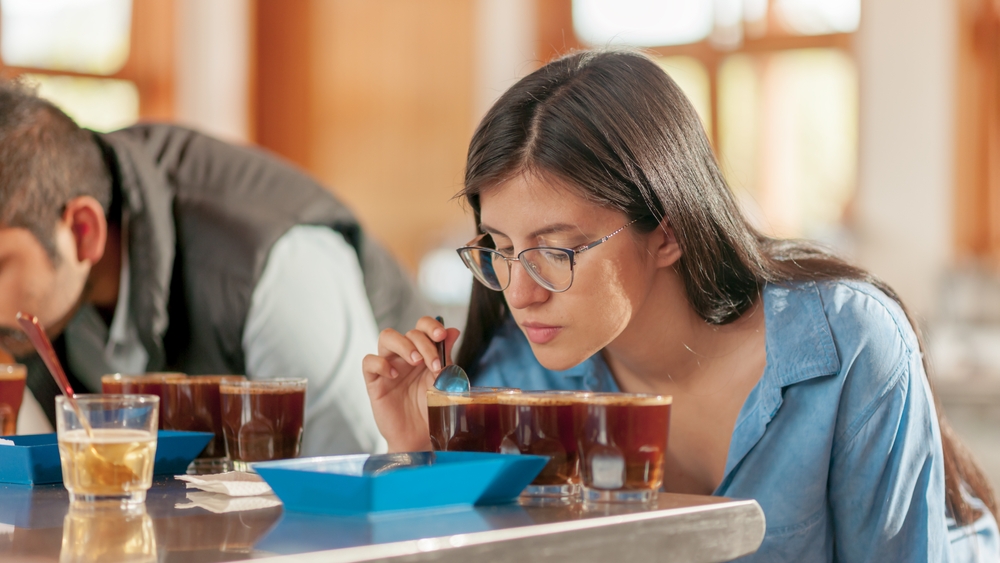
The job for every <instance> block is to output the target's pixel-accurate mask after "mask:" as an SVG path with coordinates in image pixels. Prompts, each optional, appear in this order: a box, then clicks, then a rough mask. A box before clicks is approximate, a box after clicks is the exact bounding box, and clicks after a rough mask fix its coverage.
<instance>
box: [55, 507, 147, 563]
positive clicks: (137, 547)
mask: <svg viewBox="0 0 1000 563" xmlns="http://www.w3.org/2000/svg"><path fill="white" fill-rule="evenodd" d="M156 558H157V553H156V534H155V530H154V528H153V520H152V518H150V517H149V515H148V514H146V505H145V504H136V505H129V506H126V507H121V506H117V505H112V506H103V505H102V504H101V503H96V504H89V503H88V504H83V503H77V502H74V503H70V505H69V512H67V513H66V518H65V519H64V520H63V536H62V549H61V550H60V552H59V563H104V562H107V561H121V562H124V563H147V562H148V563H155V561H156V560H157V559H156Z"/></svg>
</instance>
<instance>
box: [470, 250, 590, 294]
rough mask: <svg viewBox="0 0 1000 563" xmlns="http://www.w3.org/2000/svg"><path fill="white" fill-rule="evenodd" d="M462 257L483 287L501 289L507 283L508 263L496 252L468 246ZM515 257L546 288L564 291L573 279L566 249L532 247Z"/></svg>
mask: <svg viewBox="0 0 1000 563" xmlns="http://www.w3.org/2000/svg"><path fill="white" fill-rule="evenodd" d="M462 257H463V258H464V259H465V262H466V264H468V266H469V269H470V270H471V271H472V273H473V275H475V276H476V278H477V279H479V281H480V282H482V283H483V284H484V285H485V286H486V287H489V288H490V289H493V290H495V291H502V290H504V289H506V288H507V286H508V285H509V284H510V273H511V269H510V266H508V264H506V263H505V262H506V260H505V259H504V257H503V255H502V254H500V253H499V252H497V251H495V250H485V249H478V248H470V249H465V250H464V251H463V253H462ZM518 258H519V259H520V262H521V265H522V266H524V269H525V270H526V271H527V272H528V275H529V276H531V278H532V279H533V280H535V281H536V282H537V283H538V284H539V285H541V286H542V287H544V288H545V289H548V290H549V291H565V290H566V289H569V286H570V284H572V282H573V261H572V258H570V255H569V254H568V253H567V252H566V251H565V250H561V249H558V248H533V249H531V250H526V251H525V252H522V253H521V254H520V255H519V256H518Z"/></svg>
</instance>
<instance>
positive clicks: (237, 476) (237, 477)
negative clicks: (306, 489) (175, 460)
mask: <svg viewBox="0 0 1000 563" xmlns="http://www.w3.org/2000/svg"><path fill="white" fill-rule="evenodd" d="M174 478H175V479H178V480H180V481H186V482H187V488H189V489H201V490H203V491H208V492H210V493H220V494H223V495H228V496H231V497H252V496H256V495H266V494H271V487H270V486H269V485H268V484H267V483H265V482H264V479H262V478H261V476H260V475H257V474H256V473H245V472H243V471H230V472H228V473H219V474H218V475H176V476H175V477H174Z"/></svg>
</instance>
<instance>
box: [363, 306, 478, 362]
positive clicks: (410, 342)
mask: <svg viewBox="0 0 1000 563" xmlns="http://www.w3.org/2000/svg"><path fill="white" fill-rule="evenodd" d="M459 334H460V332H459V330H458V329H456V328H449V329H445V327H444V326H442V325H441V323H439V322H437V321H436V320H434V319H432V318H431V317H422V318H421V319H420V320H419V321H417V326H416V328H414V329H413V330H410V331H408V332H407V333H406V334H405V335H404V334H400V333H399V332H398V331H396V330H393V329H391V328H387V329H385V330H383V331H382V332H381V334H379V339H378V352H379V356H382V357H384V358H387V359H389V360H390V361H391V360H393V359H394V358H395V357H399V358H401V359H402V360H403V361H405V362H406V363H407V364H409V365H411V366H418V365H420V364H421V363H423V364H424V365H425V366H427V369H429V370H431V371H432V372H434V373H437V372H439V371H441V369H442V368H443V367H444V366H443V365H441V359H440V357H439V355H438V343H439V342H441V341H444V343H445V358H450V357H451V348H452V347H453V346H454V345H455V340H457V339H458V336H459ZM390 363H391V362H390ZM449 363H451V361H450V360H449Z"/></svg>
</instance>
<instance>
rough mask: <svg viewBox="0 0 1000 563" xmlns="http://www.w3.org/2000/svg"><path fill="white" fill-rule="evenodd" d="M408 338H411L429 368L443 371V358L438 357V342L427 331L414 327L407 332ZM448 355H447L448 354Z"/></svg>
mask: <svg viewBox="0 0 1000 563" xmlns="http://www.w3.org/2000/svg"><path fill="white" fill-rule="evenodd" d="M406 338H408V339H409V340H410V342H411V343H412V344H413V346H414V347H415V348H416V350H417V351H418V352H419V353H420V356H421V359H422V360H423V362H424V365H426V366H427V369H429V370H431V371H433V372H438V371H441V367H442V366H441V360H440V358H438V350H437V343H436V342H434V341H433V340H431V339H430V338H429V337H428V336H427V333H425V332H423V331H421V330H419V329H413V330H411V331H409V332H407V333H406ZM446 357H447V356H446Z"/></svg>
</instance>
